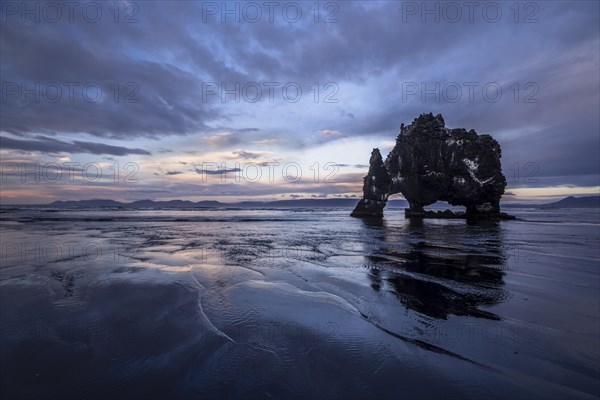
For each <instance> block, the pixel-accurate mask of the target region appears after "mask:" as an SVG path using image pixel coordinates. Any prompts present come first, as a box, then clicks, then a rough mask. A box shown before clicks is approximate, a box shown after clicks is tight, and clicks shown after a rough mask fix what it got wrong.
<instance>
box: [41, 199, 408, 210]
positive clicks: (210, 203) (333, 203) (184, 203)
mask: <svg viewBox="0 0 600 400" xmlns="http://www.w3.org/2000/svg"><path fill="white" fill-rule="evenodd" d="M357 202H358V199H296V200H277V201H242V202H237V203H221V202H219V201H214V200H203V201H198V202H192V201H189V200H170V201H154V200H138V201H134V202H132V203H121V202H119V201H114V200H105V199H95V200H79V201H55V202H53V203H50V204H49V206H53V207H119V208H223V207H229V208H231V207H235V208H277V207H282V208H285V207H315V208H316V207H354V206H355V205H356V203H357ZM389 205H390V206H391V207H407V206H408V203H407V202H406V201H405V200H391V201H390V202H389Z"/></svg>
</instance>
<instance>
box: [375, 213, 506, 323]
mask: <svg viewBox="0 0 600 400" xmlns="http://www.w3.org/2000/svg"><path fill="white" fill-rule="evenodd" d="M422 224H423V221H419V220H416V221H414V222H410V223H409V225H408V226H407V227H406V230H405V231H401V232H397V231H396V232H391V231H390V229H389V228H387V227H386V226H385V224H384V221H383V220H379V222H377V221H376V220H370V221H368V222H367V221H365V228H368V229H370V230H375V231H377V232H379V233H381V234H382V235H383V237H384V242H385V245H383V246H381V248H376V249H373V251H372V252H371V254H369V255H367V258H368V260H369V263H370V264H371V265H373V266H374V268H372V269H371V271H370V273H369V278H370V279H371V287H372V288H373V289H374V290H376V291H380V290H387V291H390V292H392V293H394V294H395V295H396V296H397V297H398V299H399V300H400V301H401V302H402V304H403V305H404V306H406V307H407V308H409V309H412V310H414V311H417V312H419V313H422V314H424V315H427V316H430V317H433V318H439V319H446V318H447V317H448V315H450V314H454V315H462V316H472V317H477V318H487V319H498V317H497V316H496V315H495V314H493V313H491V312H488V311H484V310H481V309H480V307H482V306H492V305H494V304H497V303H499V302H501V301H502V300H503V299H504V298H505V297H506V292H505V290H504V289H503V285H504V282H503V276H504V272H503V271H502V269H501V266H502V265H503V264H504V259H505V256H504V254H503V252H502V237H501V231H500V226H499V225H498V224H496V223H471V224H468V225H463V224H461V225H447V226H428V227H427V229H422V228H423V226H422ZM398 233H400V234H402V238H403V240H402V239H400V238H396V237H393V236H394V235H395V234H398ZM392 239H393V240H392ZM398 239H400V240H398ZM407 246H408V247H407Z"/></svg>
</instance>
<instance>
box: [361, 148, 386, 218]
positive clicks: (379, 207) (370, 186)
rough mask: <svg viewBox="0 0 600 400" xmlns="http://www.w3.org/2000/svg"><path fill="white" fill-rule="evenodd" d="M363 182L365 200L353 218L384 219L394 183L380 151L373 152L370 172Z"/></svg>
mask: <svg viewBox="0 0 600 400" xmlns="http://www.w3.org/2000/svg"><path fill="white" fill-rule="evenodd" d="M363 181H364V184H363V198H362V200H361V201H360V202H359V203H358V204H357V205H356V208H355V209H354V211H352V214H351V215H352V216H353V217H382V216H383V208H384V207H385V205H386V203H387V199H388V197H389V194H388V190H389V188H390V184H391V182H392V181H391V179H390V175H389V174H388V171H387V169H386V167H385V165H384V164H383V158H382V157H381V153H380V152H379V149H373V151H372V152H371V159H370V160H369V172H368V174H367V175H366V176H365V177H364V179H363Z"/></svg>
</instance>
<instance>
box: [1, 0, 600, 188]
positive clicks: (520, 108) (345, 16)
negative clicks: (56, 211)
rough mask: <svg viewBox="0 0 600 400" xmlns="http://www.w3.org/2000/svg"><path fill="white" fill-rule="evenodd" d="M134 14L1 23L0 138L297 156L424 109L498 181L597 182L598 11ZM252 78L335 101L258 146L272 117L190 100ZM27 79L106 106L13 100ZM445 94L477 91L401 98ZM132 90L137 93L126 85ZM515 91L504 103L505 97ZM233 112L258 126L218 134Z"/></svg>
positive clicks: (562, 7)
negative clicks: (196, 137) (464, 141)
mask: <svg viewBox="0 0 600 400" xmlns="http://www.w3.org/2000/svg"><path fill="white" fill-rule="evenodd" d="M412 3H415V4H417V5H418V6H419V7H422V6H423V4H424V3H422V2H412ZM136 4H137V5H138V6H139V8H140V10H139V13H138V14H137V15H136V17H137V19H138V22H137V23H132V24H124V23H113V22H112V21H111V19H110V18H104V19H103V20H102V21H101V22H100V23H89V22H86V21H83V20H81V17H80V14H76V17H77V18H78V20H77V21H76V22H75V23H56V24H51V23H28V24H22V23H21V21H20V19H19V18H18V17H17V18H10V17H8V18H6V20H3V23H2V26H1V28H0V29H1V33H2V35H1V38H0V41H1V49H2V50H1V52H2V57H1V58H2V64H1V72H2V82H3V87H2V91H3V99H2V113H1V116H0V128H1V129H2V130H4V131H7V132H10V133H13V134H18V135H23V136H25V137H27V136H31V135H34V134H38V133H44V134H45V135H50V134H51V133H53V132H60V133H61V134H63V133H75V134H77V133H81V132H84V133H88V134H93V135H96V136H103V137H110V138H117V139H122V140H130V139H131V138H132V137H140V136H146V137H153V138H163V137H165V136H169V135H184V134H189V133H201V134H203V136H204V138H205V142H206V144H208V145H211V146H214V147H216V148H219V149H224V148H231V147H234V146H236V147H238V146H239V147H241V146H240V145H243V144H246V143H248V142H250V141H257V140H258V139H264V138H267V137H275V135H274V134H273V132H277V138H278V139H279V140H280V143H282V146H283V147H287V148H290V149H294V150H295V149H301V148H303V147H306V146H315V145H319V144H321V143H323V142H324V141H326V140H330V139H331V138H330V139H327V138H319V139H318V140H315V141H310V139H308V138H306V136H307V135H306V133H307V132H314V131H318V130H323V129H330V130H336V131H340V132H344V135H347V136H350V137H351V136H369V135H389V137H390V140H393V139H394V138H395V134H396V133H397V131H398V127H399V125H400V123H405V124H408V123H410V122H411V121H412V119H413V118H414V117H416V116H417V115H419V114H420V113H422V112H433V113H436V114H437V113H441V114H443V115H444V117H445V119H446V122H447V125H448V126H450V127H464V128H467V129H470V128H474V129H476V130H477V131H478V132H479V133H490V134H492V135H493V136H494V137H495V138H496V139H497V140H498V141H499V142H500V143H501V145H502V148H503V167H504V170H505V174H506V175H507V176H508V174H509V172H507V170H508V169H509V168H510V166H512V165H514V164H515V163H517V162H519V163H521V164H523V163H525V162H535V163H537V164H538V165H539V176H540V177H541V178H544V180H545V181H544V182H547V183H548V185H551V184H556V183H558V182H564V181H565V180H567V181H568V180H569V179H573V181H574V180H577V181H578V182H579V183H587V184H595V183H594V182H597V179H595V178H594V177H597V174H598V168H599V165H598V150H597V149H598V126H599V121H598V112H597V110H598V108H600V97H599V96H600V95H599V93H600V82H599V79H600V78H599V76H598V75H599V74H598V51H597V49H598V42H599V27H598V20H599V19H600V15H599V5H598V3H597V2H535V4H536V5H537V6H538V7H539V11H538V13H537V14H536V15H535V17H536V18H537V20H538V22H536V23H528V24H525V23H523V21H522V18H523V17H524V12H522V13H521V15H520V18H521V20H520V21H519V22H518V23H516V22H515V21H514V14H513V11H512V9H511V8H509V5H510V4H508V3H497V4H501V5H502V11H503V15H502V18H501V20H500V21H498V22H496V23H491V22H489V21H486V20H485V19H483V18H482V13H481V8H482V7H483V2H481V3H480V6H479V9H478V11H477V12H476V13H475V21H474V22H470V21H469V20H468V18H467V17H466V11H465V10H464V9H463V18H461V20H460V21H459V22H458V23H452V22H448V21H445V20H443V19H442V20H441V21H440V22H435V21H434V20H433V18H434V17H432V16H429V17H427V18H428V19H427V20H426V23H423V22H422V21H421V15H416V16H411V17H410V18H407V19H403V16H404V17H405V15H404V14H403V12H405V11H406V9H405V7H406V2H376V3H373V2H369V3H365V2H360V1H356V2H353V1H348V2H339V3H338V5H339V12H338V13H337V15H336V18H337V19H338V20H339V22H338V23H329V24H325V23H322V22H320V23H314V22H313V20H312V18H311V16H312V14H311V11H310V10H308V9H307V7H308V6H309V5H310V4H311V3H301V4H302V5H303V7H304V13H305V15H307V16H308V17H306V18H303V19H302V20H301V21H300V22H299V23H293V24H290V23H287V22H286V21H282V20H281V18H280V17H279V18H276V20H275V22H274V23H270V22H268V21H267V20H266V18H263V20H261V22H259V23H248V22H244V21H242V22H240V23H233V22H232V21H231V20H229V22H227V23H221V22H219V21H218V17H219V16H217V17H216V18H212V19H209V21H208V22H203V14H202V4H203V3H201V2H199V3H195V2H183V1H182V2H177V6H176V7H173V6H172V5H170V4H169V3H168V2H136ZM218 4H219V5H220V4H222V3H220V2H219V3H218ZM432 4H433V5H434V4H437V5H438V6H440V5H441V4H443V3H442V2H432V3H430V5H432ZM457 4H464V3H460V2H458V3H457ZM519 4H521V3H519ZM105 11H106V12H107V13H108V10H105ZM521 11H523V10H521ZM108 15H110V13H108ZM2 17H3V18H4V17H6V16H5V15H3V16H2ZM257 81H259V82H265V81H277V82H298V83H300V84H301V85H302V86H303V87H305V88H308V87H310V86H311V85H312V84H313V82H319V83H320V85H321V86H322V85H323V84H324V83H326V82H335V83H336V84H337V85H338V86H339V93H340V102H339V103H338V104H337V105H335V106H334V108H332V109H329V108H327V107H326V105H325V104H318V105H317V106H318V107H317V108H315V110H314V113H315V114H316V115H314V116H315V117H318V118H313V114H312V112H313V111H311V112H307V113H306V118H305V119H304V120H303V121H301V123H299V124H297V125H294V128H289V125H290V122H295V121H294V119H297V117H296V116H297V115H300V116H303V115H304V114H302V112H303V110H299V111H298V112H297V113H296V114H290V116H289V118H282V117H279V120H277V121H275V122H276V124H275V125H277V127H276V128H273V130H272V132H270V133H269V132H266V130H265V129H264V127H263V126H261V125H260V122H261V121H267V120H269V121H270V119H271V118H272V116H271V114H270V110H271V108H267V109H266V110H267V111H264V109H263V111H259V110H260V109H259V108H256V106H257V105H255V104H244V103H243V102H242V103H241V104H237V103H236V104H231V103H230V102H221V98H220V97H219V96H213V97H211V99H210V100H209V101H207V99H205V98H204V96H203V82H204V83H206V82H216V83H221V82H225V83H226V84H228V85H229V87H231V85H232V84H233V83H235V82H239V83H242V84H244V83H247V82H257ZM35 82H42V83H45V84H47V83H52V82H57V83H59V84H62V83H66V82H76V83H79V84H80V86H79V87H82V86H84V85H85V84H87V83H90V82H91V83H95V84H97V85H98V87H100V89H101V91H102V94H103V97H102V99H99V100H97V101H93V102H89V101H86V100H85V99H83V98H81V97H82V96H81V91H77V90H76V91H75V94H76V95H77V94H79V97H80V98H77V96H76V98H75V99H74V101H69V98H68V96H67V92H66V91H64V92H63V96H62V97H61V99H60V101H57V102H56V103H51V102H49V101H40V102H32V101H28V102H23V101H21V97H20V95H19V93H17V94H11V93H12V92H13V91H14V90H15V87H14V86H10V84H12V83H17V84H19V85H20V84H23V83H24V84H26V85H30V86H29V87H31V85H33V84H34V83H35ZM450 82H458V83H459V85H460V84H462V83H463V82H477V83H478V92H477V93H478V94H477V95H476V96H475V98H474V100H473V101H470V100H469V99H468V94H467V92H466V89H465V92H464V93H463V97H462V98H461V100H460V101H457V102H453V101H450V100H449V99H447V98H445V96H441V98H440V99H433V98H432V96H426V97H425V99H423V98H421V96H420V95H421V93H417V94H416V95H413V96H410V97H408V98H405V97H406V83H417V84H418V85H419V87H420V85H422V84H425V85H428V87H431V86H432V85H435V84H436V83H439V84H440V85H441V86H444V84H446V83H450ZM490 82H491V83H495V84H498V85H500V86H501V87H502V89H503V94H502V98H501V99H500V101H498V102H490V101H486V99H484V98H483V96H482V94H481V93H482V92H481V88H482V86H483V85H485V84H486V83H490ZM7 83H8V84H9V85H8V86H7V85H6V84H7ZM115 83H116V84H117V86H118V88H119V95H120V96H119V100H118V101H116V100H115V98H114V84H115ZM130 83H133V84H134V86H126V85H128V84H130ZM515 83H518V84H519V90H518V93H519V98H518V99H517V100H515V98H514V91H513V90H512V89H511V88H514V86H513V85H514V84H515ZM528 83H534V84H535V85H536V86H535V87H536V88H537V92H536V94H535V99H537V100H538V102H537V103H524V101H523V100H524V96H525V95H527V94H528V93H529V92H528V91H526V90H524V86H525V85H526V84H528ZM369 85H375V86H374V87H370V86H369ZM19 87H20V86H19ZM132 88H133V89H132ZM357 88H358V89H357ZM463 88H464V87H463ZM16 90H19V88H17V89H16ZM63 90H66V89H65V88H63ZM132 90H137V91H136V92H135V95H133V96H134V97H133V99H135V100H137V102H125V99H124V97H125V96H127V95H132V93H133V92H132ZM353 90H359V93H358V94H357V95H355V94H354V93H353V92H352V91H353ZM350 99H351V100H352V101H350ZM5 100H6V101H5ZM42 100H43V99H42ZM260 102H261V103H265V102H266V97H265V98H261V100H260ZM282 104H283V105H284V106H287V105H288V104H285V103H284V102H283V103H282V101H281V100H278V101H277V102H276V104H274V105H273V108H272V109H275V108H277V106H279V105H282ZM230 106H236V107H239V109H237V110H236V111H232V110H231V108H232V107H230ZM240 109H243V111H240ZM331 110H333V112H331ZM319 113H320V114H321V115H319ZM242 114H243V115H246V116H251V117H254V118H255V119H256V121H257V123H256V125H255V122H254V121H251V122H248V124H247V125H242V126H257V127H250V128H249V127H244V128H237V129H236V128H235V127H234V126H233V125H234V124H233V123H232V124H231V125H232V127H228V128H222V127H223V125H227V124H228V123H230V122H235V121H236V118H237V117H238V116H239V115H242ZM314 119H318V120H319V121H324V122H319V124H322V125H323V126H314V124H317V122H313V120H314ZM246 122H247V121H245V122H244V124H246ZM259 128H260V131H259ZM263 132H264V133H263ZM261 135H265V136H264V137H262V136H261ZM10 140H13V141H14V139H10ZM37 141H39V140H37ZM20 145H21V146H25V144H23V143H21V144H20ZM36 145H38V146H42V145H44V143H42V144H40V143H37V144H36ZM71 145H72V146H75V145H76V142H73V143H72V144H71ZM2 146H3V147H4V143H3V144H2ZM45 146H49V145H48V144H45ZM77 146H78V147H79V148H85V146H82V145H77ZM239 147H238V148H239ZM88 150H89V149H88ZM134 150H135V149H134ZM138 150H139V149H138ZM40 151H42V150H40ZM48 151H50V150H48ZM91 151H98V150H97V149H91ZM161 151H162V150H161ZM161 151H159V152H161ZM368 152H369V149H366V152H365V160H366V159H367V158H368ZM106 154H113V153H106ZM129 154H131V153H129ZM138 154H139V153H138ZM115 155H116V154H115ZM240 157H243V156H241V155H240ZM207 173H209V172H208V171H207ZM569 177H571V178H569ZM584 177H588V178H584ZM517 184H520V183H517Z"/></svg>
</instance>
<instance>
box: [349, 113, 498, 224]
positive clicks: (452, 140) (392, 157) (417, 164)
mask: <svg viewBox="0 0 600 400" xmlns="http://www.w3.org/2000/svg"><path fill="white" fill-rule="evenodd" d="M501 155H502V152H501V150H500V145H499V144H498V142H496V141H495V140H494V139H493V138H492V137H491V136H490V135H478V134H477V132H475V131H474V130H472V129H471V130H470V131H467V130H466V129H462V128H459V129H449V128H446V126H445V122H444V119H443V118H442V116H441V115H436V116H434V115H433V114H421V115H420V116H419V117H418V118H415V120H414V121H413V122H412V124H410V125H408V126H404V124H402V125H401V127H400V134H399V135H398V137H397V139H396V146H394V148H393V149H392V151H391V152H390V154H388V156H387V158H386V160H385V163H382V162H381V154H380V153H379V150H377V149H375V150H373V153H372V154H371V161H370V167H369V173H368V174H367V176H365V178H364V186H363V199H362V200H361V201H360V202H359V203H358V205H357V206H356V208H355V209H354V211H353V212H352V215H353V216H382V215H383V208H384V207H385V204H386V202H387V199H388V197H389V196H390V195H392V194H396V193H401V194H402V195H403V196H404V198H406V200H407V201H408V203H409V207H410V208H409V209H408V210H407V211H406V216H409V217H419V218H432V217H433V218H435V217H437V218H439V217H441V218H476V219H482V218H483V219H485V218H503V219H506V218H508V217H509V216H508V215H506V214H504V213H500V198H501V197H502V195H503V194H504V189H505V187H506V178H505V177H504V175H503V174H502V170H501V164H500V157H501ZM436 201H447V202H448V203H449V204H451V205H454V206H465V208H466V214H465V215H464V216H462V215H460V214H456V216H454V215H453V216H451V215H450V214H448V213H446V212H444V213H431V212H425V210H424V208H423V207H425V206H428V205H430V204H433V203H435V202H436Z"/></svg>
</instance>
